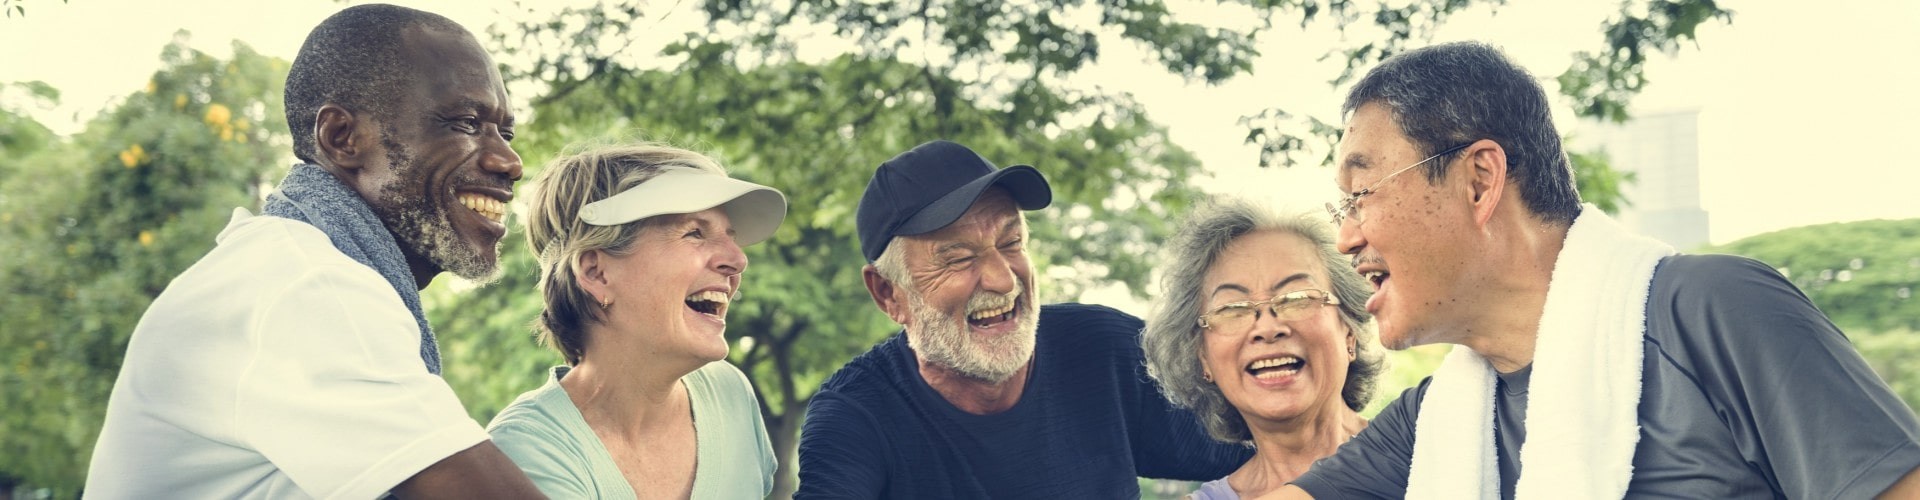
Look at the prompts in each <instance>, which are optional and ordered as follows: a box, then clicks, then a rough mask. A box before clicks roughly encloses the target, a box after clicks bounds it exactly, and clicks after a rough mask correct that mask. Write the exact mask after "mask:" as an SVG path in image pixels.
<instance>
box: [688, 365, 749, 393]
mask: <svg viewBox="0 0 1920 500" xmlns="http://www.w3.org/2000/svg"><path fill="white" fill-rule="evenodd" d="M687 380H688V381H690V382H694V383H697V384H700V385H702V386H704V387H705V388H707V389H710V390H712V391H714V392H715V393H717V394H734V393H739V392H745V393H747V394H752V393H753V383H752V382H751V381H748V380H747V374H746V373H745V372H742V371H740V368H739V367H736V366H733V363H728V362H726V361H725V360H721V361H715V362H712V363H707V364H706V366H702V367H700V369H698V370H694V371H693V373H689V374H687Z"/></svg>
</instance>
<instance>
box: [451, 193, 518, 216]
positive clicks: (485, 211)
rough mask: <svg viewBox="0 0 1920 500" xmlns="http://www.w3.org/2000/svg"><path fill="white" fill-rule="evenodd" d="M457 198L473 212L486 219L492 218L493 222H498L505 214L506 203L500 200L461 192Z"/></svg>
mask: <svg viewBox="0 0 1920 500" xmlns="http://www.w3.org/2000/svg"><path fill="white" fill-rule="evenodd" d="M459 199H460V204H461V205H466V207H467V208H470V209H473V211H474V212H477V213H479V214H480V215H483V216H486V218H488V219H493V220H494V222H499V221H500V220H501V219H504V218H506V216H507V204H506V203H505V202H502V201H500V200H496V199H493V198H489V197H487V196H485V195H478V194H462V195H460V198H459Z"/></svg>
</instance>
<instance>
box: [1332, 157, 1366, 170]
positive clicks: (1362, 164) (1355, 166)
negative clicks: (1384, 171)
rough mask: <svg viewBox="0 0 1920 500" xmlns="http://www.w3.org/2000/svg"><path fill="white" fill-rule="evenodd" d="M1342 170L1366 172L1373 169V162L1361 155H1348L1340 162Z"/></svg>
mask: <svg viewBox="0 0 1920 500" xmlns="http://www.w3.org/2000/svg"><path fill="white" fill-rule="evenodd" d="M1340 168H1342V169H1347V170H1366V169H1369V168H1373V160H1372V159H1369V158H1367V155H1364V154H1360V153H1348V154H1347V157H1346V158H1345V159H1343V160H1342V161H1341V162H1340Z"/></svg>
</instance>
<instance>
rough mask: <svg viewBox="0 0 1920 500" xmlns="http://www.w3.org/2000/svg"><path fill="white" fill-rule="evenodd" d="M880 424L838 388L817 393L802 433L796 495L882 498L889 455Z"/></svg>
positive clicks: (810, 406)
mask: <svg viewBox="0 0 1920 500" xmlns="http://www.w3.org/2000/svg"><path fill="white" fill-rule="evenodd" d="M879 425H880V424H879V423H878V422H874V421H873V419H872V416H871V415H869V414H868V413H867V412H866V411H863V410H862V409H861V408H860V407H859V406H858V405H856V404H855V403H853V402H852V401H847V400H845V399H842V398H841V397H840V394H839V393H837V392H830V391H827V392H820V393H818V394H815V395H814V397H813V401H811V402H808V403H807V420H806V423H805V424H804V426H803V427H802V429H801V432H800V487H799V488H798V489H797V491H795V492H794V494H793V498H795V499H796V500H804V499H812V498H856V499H867V498H881V497H883V496H884V495H885V494H886V490H885V488H886V483H887V464H886V460H887V455H886V453H885V451H884V447H883V446H882V445H881V444H880V443H879V442H878V441H879V439H880V437H879V436H878V435H876V433H875V431H874V429H879V428H880V427H879Z"/></svg>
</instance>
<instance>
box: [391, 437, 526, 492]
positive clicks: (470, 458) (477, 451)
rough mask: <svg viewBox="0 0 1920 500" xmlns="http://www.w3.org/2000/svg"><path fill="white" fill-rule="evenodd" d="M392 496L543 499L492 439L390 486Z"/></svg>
mask: <svg viewBox="0 0 1920 500" xmlns="http://www.w3.org/2000/svg"><path fill="white" fill-rule="evenodd" d="M393 493H394V496H396V497H400V498H404V499H409V500H411V499H415V498H546V497H547V496H546V495H542V494H540V490H537V489H534V487H533V481H529V480H527V475H526V474H523V473H521V472H520V468H519V467H516V466H514V465H513V461H512V460H509V459H507V455H506V454H505V453H501V452H500V448H497V447H495V446H494V445H493V443H492V442H490V441H488V442H482V443H480V444H476V445H473V447H472V448H467V449H466V450H463V451H461V452H459V453H455V454H453V455H452V456H449V457H447V458H445V459H441V460H440V461H439V462H435V463H434V464H433V465H431V466H428V467H427V468H426V469H425V470H422V471H420V472H419V473H417V474H414V475H413V477H411V478H407V480H406V481H404V482H401V483H400V486H398V487H396V488H394V489H393Z"/></svg>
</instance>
